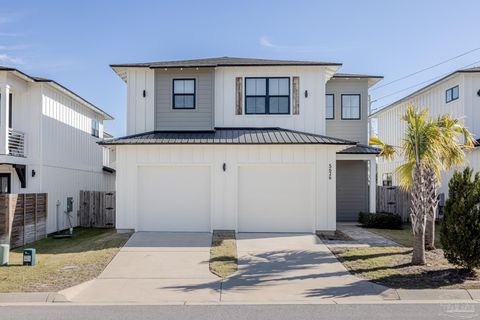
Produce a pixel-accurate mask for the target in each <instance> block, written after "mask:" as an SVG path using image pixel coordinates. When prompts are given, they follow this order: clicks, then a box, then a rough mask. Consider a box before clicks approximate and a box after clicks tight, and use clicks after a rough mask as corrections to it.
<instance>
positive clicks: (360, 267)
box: [332, 247, 480, 289]
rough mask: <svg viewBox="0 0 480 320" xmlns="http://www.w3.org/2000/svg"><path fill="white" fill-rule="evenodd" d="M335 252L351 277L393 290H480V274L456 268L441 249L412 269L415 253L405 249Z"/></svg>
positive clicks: (380, 248) (373, 248) (346, 249)
mask: <svg viewBox="0 0 480 320" xmlns="http://www.w3.org/2000/svg"><path fill="white" fill-rule="evenodd" d="M332 252H333V253H334V254H335V255H336V256H337V257H338V258H339V260H340V261H341V262H342V263H343V264H344V266H345V267H346V268H347V269H348V270H349V271H350V272H351V273H353V274H356V275H358V276H360V277H362V278H365V279H368V280H370V281H373V282H376V283H379V284H382V285H385V286H388V287H391V288H405V289H426V288H468V289H480V273H479V272H477V274H474V275H472V274H469V273H467V272H466V271H465V270H462V269H458V268H455V267H454V266H453V265H451V264H449V263H448V261H447V260H446V259H445V258H444V256H443V251H442V250H441V249H437V250H433V251H427V253H426V258H427V265H425V266H413V265H411V264H410V262H411V259H412V249H411V248H406V247H369V248H351V249H348V248H335V249H332Z"/></svg>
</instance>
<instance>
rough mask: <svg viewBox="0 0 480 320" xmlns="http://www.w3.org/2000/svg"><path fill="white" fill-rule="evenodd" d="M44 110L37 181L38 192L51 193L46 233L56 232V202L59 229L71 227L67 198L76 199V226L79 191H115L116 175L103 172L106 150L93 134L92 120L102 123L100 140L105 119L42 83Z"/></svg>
mask: <svg viewBox="0 0 480 320" xmlns="http://www.w3.org/2000/svg"><path fill="white" fill-rule="evenodd" d="M41 110H42V112H41V118H40V119H41V126H42V134H41V150H42V152H41V155H42V162H41V165H42V166H41V167H40V168H39V169H40V171H39V172H37V175H38V176H36V178H37V179H40V180H41V189H40V190H39V192H40V191H41V192H46V193H48V200H49V201H48V213H49V217H48V220H47V232H53V231H55V230H56V225H57V224H56V207H57V206H56V204H57V201H58V202H59V204H60V206H59V211H60V214H59V226H60V228H68V227H69V226H70V222H69V221H68V219H67V216H66V215H65V213H64V211H65V210H66V200H67V197H73V199H74V210H73V212H72V216H71V223H72V225H73V226H76V225H78V221H77V210H78V208H79V191H80V190H92V191H111V190H114V187H115V176H114V175H112V174H109V173H105V172H103V170H102V166H103V147H102V146H100V145H98V144H97V142H98V141H99V138H96V137H93V136H92V135H91V121H92V119H96V120H97V121H99V124H100V137H101V136H102V135H103V119H102V116H100V115H99V114H98V113H96V112H94V111H92V110H91V109H89V108H88V107H86V106H85V105H83V104H81V103H79V102H77V101H75V100H73V99H72V98H70V97H68V96H66V95H65V94H63V93H62V92H60V91H58V90H57V89H55V88H53V87H51V86H50V85H48V84H43V88H42V108H41ZM29 169H30V168H29ZM27 176H28V174H27ZM30 179H35V178H30Z"/></svg>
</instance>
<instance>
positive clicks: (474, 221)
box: [440, 168, 480, 270]
mask: <svg viewBox="0 0 480 320" xmlns="http://www.w3.org/2000/svg"><path fill="white" fill-rule="evenodd" d="M472 178H473V179H472ZM448 189H449V190H448V200H447V202H446V204H445V213H444V217H443V220H442V226H441V230H440V241H441V243H442V247H443V250H444V254H445V258H447V260H448V261H449V262H450V263H452V264H455V265H458V266H462V267H465V268H467V269H470V270H473V269H475V268H479V267H480V175H479V174H478V173H477V174H476V175H475V177H473V171H472V169H470V168H466V169H465V171H463V173H461V172H455V173H454V175H453V177H452V179H451V180H450V182H449V183H448Z"/></svg>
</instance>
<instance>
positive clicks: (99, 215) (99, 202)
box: [78, 191, 115, 228]
mask: <svg viewBox="0 0 480 320" xmlns="http://www.w3.org/2000/svg"><path fill="white" fill-rule="evenodd" d="M78 221H79V223H80V226H81V227H85V228H115V192H102V191H80V205H79V210H78Z"/></svg>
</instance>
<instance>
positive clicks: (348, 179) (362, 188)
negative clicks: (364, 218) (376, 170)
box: [337, 160, 368, 221]
mask: <svg viewBox="0 0 480 320" xmlns="http://www.w3.org/2000/svg"><path fill="white" fill-rule="evenodd" d="M359 212H368V166H367V162H366V161H361V160H338V161H337V221H357V219H358V213H359Z"/></svg>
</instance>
